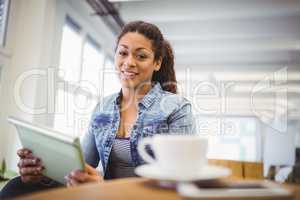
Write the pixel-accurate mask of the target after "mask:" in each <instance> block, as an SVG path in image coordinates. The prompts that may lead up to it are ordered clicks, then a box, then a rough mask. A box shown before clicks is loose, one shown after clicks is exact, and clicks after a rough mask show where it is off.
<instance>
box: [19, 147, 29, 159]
mask: <svg viewBox="0 0 300 200" xmlns="http://www.w3.org/2000/svg"><path fill="white" fill-rule="evenodd" d="M31 153H32V152H31V150H29V149H26V148H23V149H19V150H18V151H17V155H18V156H19V157H20V158H25V157H26V156H28V155H29V154H31Z"/></svg>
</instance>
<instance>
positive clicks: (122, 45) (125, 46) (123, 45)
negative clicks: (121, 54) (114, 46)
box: [120, 44, 128, 49]
mask: <svg viewBox="0 0 300 200" xmlns="http://www.w3.org/2000/svg"><path fill="white" fill-rule="evenodd" d="M120 46H121V47H124V48H126V49H128V46H127V45H125V44H120Z"/></svg>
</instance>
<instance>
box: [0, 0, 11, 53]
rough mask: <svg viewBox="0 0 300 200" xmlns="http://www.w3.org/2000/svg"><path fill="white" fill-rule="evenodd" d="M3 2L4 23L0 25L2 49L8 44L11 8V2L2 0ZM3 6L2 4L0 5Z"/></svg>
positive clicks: (0, 44) (0, 45)
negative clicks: (7, 36)
mask: <svg viewBox="0 0 300 200" xmlns="http://www.w3.org/2000/svg"><path fill="white" fill-rule="evenodd" d="M0 1H3V2H4V3H3V15H2V17H3V23H0V47H5V44H6V35H7V26H8V17H9V8H10V0H0ZM0 5H1V4H0Z"/></svg>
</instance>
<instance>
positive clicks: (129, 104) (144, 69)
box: [0, 21, 197, 197]
mask: <svg viewBox="0 0 300 200" xmlns="http://www.w3.org/2000/svg"><path fill="white" fill-rule="evenodd" d="M115 65H116V68H117V70H118V74H119V78H120V83H121V88H122V89H121V91H120V92H119V93H116V94H113V95H110V96H107V97H105V98H104V99H103V101H102V102H99V103H98V105H97V106H96V108H95V110H94V113H93V115H92V117H91V122H90V125H89V129H88V132H87V134H85V137H84V140H83V151H84V157H85V161H86V163H87V164H86V169H85V171H72V172H70V174H69V175H67V176H66V177H65V180H66V185H67V186H69V187H70V186H76V185H80V184H83V183H88V182H100V181H102V180H103V179H112V178H123V177H130V176H135V173H134V169H135V167H137V166H139V165H141V164H145V161H144V160H143V159H142V158H141V157H140V156H139V154H138V151H137V145H138V142H139V141H140V140H141V139H142V138H144V137H148V136H153V135H155V134H196V133H197V131H196V130H195V122H194V118H193V115H192V112H191V104H190V102H189V101H188V100H186V99H185V98H182V97H180V96H178V95H177V94H176V88H177V87H176V77H175V72H174V56H173V52H172V48H171V46H170V45H169V43H168V42H167V41H166V40H165V39H164V37H163V35H162V33H161V32H160V30H159V29H158V28H157V27H156V26H155V25H153V24H150V23H147V22H143V21H136V22H131V23H129V24H127V25H125V26H124V28H123V30H122V32H121V33H120V35H119V37H118V40H117V47H116V51H115ZM166 101H167V102H168V103H167V104H166V103H165V102H166ZM18 155H19V157H20V158H21V161H20V163H19V165H18V166H19V168H20V173H21V177H18V178H16V179H14V180H13V181H11V182H10V183H9V184H8V185H7V186H6V187H5V188H4V190H3V191H2V193H1V195H0V197H9V196H14V195H16V194H15V193H14V191H16V190H18V191H19V193H18V194H23V193H28V192H32V191H36V190H41V189H47V188H53V187H58V186H61V185H57V183H53V184H52V183H51V180H46V181H47V185H43V182H42V181H43V180H44V179H45V178H44V177H43V176H42V174H41V171H42V170H43V163H42V160H43V158H36V157H35V156H34V155H33V154H32V153H31V151H30V150H27V149H21V150H20V151H19V152H18ZM99 162H101V166H102V174H99V173H98V172H97V170H96V169H95V168H96V167H97V166H98V164H99ZM32 182H35V185H31V186H34V187H25V186H26V185H27V186H28V185H29V184H30V183H32ZM22 188H23V189H22Z"/></svg>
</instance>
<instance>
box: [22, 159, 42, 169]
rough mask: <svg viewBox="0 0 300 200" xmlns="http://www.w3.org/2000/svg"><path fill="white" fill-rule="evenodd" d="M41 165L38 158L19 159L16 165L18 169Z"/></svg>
mask: <svg viewBox="0 0 300 200" xmlns="http://www.w3.org/2000/svg"><path fill="white" fill-rule="evenodd" d="M38 165H41V160H40V159H39V158H36V157H35V158H24V159H21V160H20V161H19V163H18V166H19V167H26V166H38Z"/></svg>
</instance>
